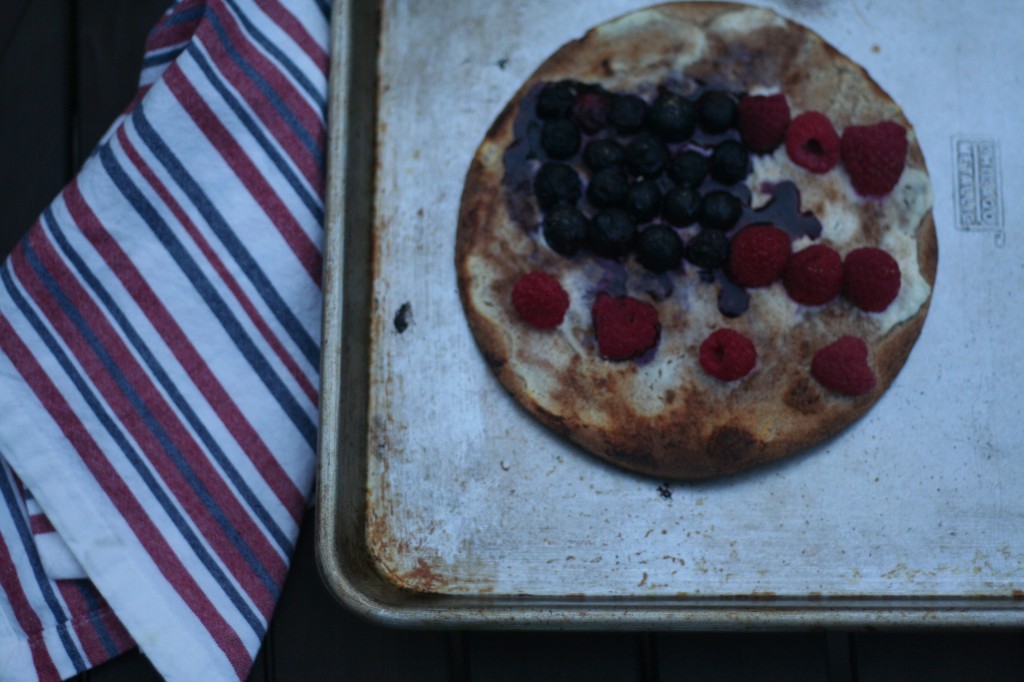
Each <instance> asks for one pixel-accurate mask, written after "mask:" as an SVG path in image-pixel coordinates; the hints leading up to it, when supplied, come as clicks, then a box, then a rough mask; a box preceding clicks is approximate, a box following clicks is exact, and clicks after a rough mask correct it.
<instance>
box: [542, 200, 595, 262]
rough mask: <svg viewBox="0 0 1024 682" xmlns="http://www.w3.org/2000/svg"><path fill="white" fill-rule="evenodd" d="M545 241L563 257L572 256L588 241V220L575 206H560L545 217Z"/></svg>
mask: <svg viewBox="0 0 1024 682" xmlns="http://www.w3.org/2000/svg"><path fill="white" fill-rule="evenodd" d="M544 239H545V240H547V243H548V246H550V247H551V249H552V250H553V251H555V252H556V253H560V254H562V255H563V256H572V255H573V254H575V253H576V252H577V251H579V250H580V249H581V248H582V247H583V245H584V244H585V243H586V241H587V218H586V216H584V215H583V213H581V212H580V210H579V209H578V208H576V207H575V206H570V205H569V204H559V205H558V206H555V207H554V208H552V209H551V210H550V211H548V213H547V215H546V216H544Z"/></svg>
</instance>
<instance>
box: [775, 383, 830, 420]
mask: <svg viewBox="0 0 1024 682" xmlns="http://www.w3.org/2000/svg"><path fill="white" fill-rule="evenodd" d="M782 400H783V402H785V403H786V405H787V406H788V407H791V408H793V409H794V410H796V411H797V412H799V413H801V414H815V413H816V412H820V411H821V407H822V399H821V391H819V390H818V388H817V387H816V386H815V385H814V384H812V383H811V381H810V380H809V379H808V378H807V377H800V378H799V379H796V380H795V381H793V382H792V383H791V384H790V385H789V388H787V389H786V393H785V394H784V395H783V397H782Z"/></svg>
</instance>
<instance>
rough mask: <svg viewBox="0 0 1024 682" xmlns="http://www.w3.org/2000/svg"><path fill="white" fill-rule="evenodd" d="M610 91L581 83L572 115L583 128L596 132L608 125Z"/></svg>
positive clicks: (589, 131)
mask: <svg viewBox="0 0 1024 682" xmlns="http://www.w3.org/2000/svg"><path fill="white" fill-rule="evenodd" d="M610 101H611V93H609V92H608V91H607V90H605V89H604V88H602V87H601V86H599V85H581V86H580V87H579V92H578V93H577V95H576V104H575V105H574V106H573V109H572V115H573V118H574V119H575V120H576V123H578V124H579V126H580V127H581V128H583V130H585V131H587V132H588V133H596V132H597V131H599V130H601V129H603V128H604V127H605V126H607V125H608V105H609V103H610Z"/></svg>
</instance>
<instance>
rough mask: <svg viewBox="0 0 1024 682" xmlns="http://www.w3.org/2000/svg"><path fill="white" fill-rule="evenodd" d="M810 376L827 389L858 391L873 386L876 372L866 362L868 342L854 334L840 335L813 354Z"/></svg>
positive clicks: (868, 389)
mask: <svg viewBox="0 0 1024 682" xmlns="http://www.w3.org/2000/svg"><path fill="white" fill-rule="evenodd" d="M811 376H813V377H814V378H815V379H817V380H818V383H820V384H821V385H822V386H824V387H825V388H827V389H830V390H833V391H837V392H839V393H845V394H846V395H861V394H864V393H867V392H868V391H870V390H871V389H873V388H874V387H875V384H876V383H877V382H876V380H875V373H874V372H873V371H871V367H870V366H869V365H868V346H867V344H866V343H864V341H863V340H862V339H858V338H857V337H856V336H843V337H841V338H840V339H839V340H838V341H835V342H833V343H831V344H829V345H827V346H825V347H824V348H822V349H821V350H819V351H818V352H817V353H815V354H814V357H813V358H812V359H811Z"/></svg>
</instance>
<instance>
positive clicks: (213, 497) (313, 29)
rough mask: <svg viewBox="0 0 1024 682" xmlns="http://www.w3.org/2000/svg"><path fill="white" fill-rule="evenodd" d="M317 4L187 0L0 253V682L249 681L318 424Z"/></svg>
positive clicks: (321, 36) (323, 12)
mask: <svg viewBox="0 0 1024 682" xmlns="http://www.w3.org/2000/svg"><path fill="white" fill-rule="evenodd" d="M328 3H329V0H288V1H287V2H285V1H283V0H281V1H278V0H179V1H178V2H176V3H175V4H174V5H173V6H172V7H171V8H170V10H169V11H168V12H167V14H165V16H164V17H163V19H162V20H161V22H160V23H159V25H158V26H157V27H156V28H155V29H154V30H153V32H152V33H151V35H150V37H149V41H148V43H147V52H146V56H145V60H144V64H143V72H142V75H141V83H140V89H139V94H138V96H137V97H136V98H135V100H134V101H133V103H132V105H131V106H130V107H129V109H128V110H127V111H126V112H125V114H124V115H123V116H122V117H121V118H120V119H119V121H118V123H117V124H116V125H115V126H114V127H113V128H112V129H111V130H110V132H109V133H108V134H107V136H106V137H105V138H104V141H103V142H102V144H100V145H99V147H98V148H97V149H96V150H95V151H94V152H93V154H92V155H91V156H90V158H89V159H88V161H87V162H86V164H85V166H84V167H83V168H82V170H81V172H80V173H79V175H78V176H77V177H76V178H75V180H74V181H73V182H72V183H71V184H70V185H69V186H68V187H67V188H66V189H65V190H64V191H63V192H62V193H61V195H60V196H59V197H57V199H56V200H55V201H54V202H53V203H52V204H51V205H50V207H49V208H48V209H47V210H46V211H45V212H44V213H43V215H42V216H41V217H40V219H39V221H38V222H37V223H36V224H35V225H34V226H33V227H32V229H31V231H30V232H29V234H28V235H27V236H26V238H25V239H24V240H23V241H22V242H21V244H20V245H19V246H18V247H17V249H16V250H15V251H14V252H13V253H12V254H11V256H10V258H9V259H8V260H7V261H6V262H5V263H4V264H3V266H2V268H0V458H2V459H0V680H26V679H41V680H57V679H63V678H67V677H70V676H72V675H74V674H76V673H78V672H81V671H83V670H87V669H89V668H91V667H92V666H95V665H97V664H98V663H100V662H102V661H104V660H106V659H108V658H110V657H112V656H115V655H117V654H118V653H120V652H123V651H125V650H127V649H129V648H131V647H133V646H136V645H137V646H139V647H140V649H141V650H142V652H143V653H144V654H145V655H146V656H147V657H148V658H149V659H150V660H151V661H152V663H153V665H154V666H155V667H156V669H157V670H158V671H160V673H161V674H162V675H164V676H165V677H166V678H167V679H169V680H189V681H193V680H221V679H235V678H243V679H244V678H245V677H246V676H247V674H248V672H249V670H250V669H251V667H252V663H253V659H254V657H255V655H256V652H257V650H258V649H259V646H260V642H261V640H262V639H263V636H264V634H265V633H266V631H267V625H268V622H269V620H270V617H271V614H272V612H273V609H274V606H275V604H276V602H277V600H278V598H279V596H280V594H281V588H282V585H283V583H284V578H285V574H286V572H287V570H288V563H289V560H290V558H291V555H292V551H293V549H294V543H295V540H296V536H297V534H298V528H299V523H300V520H301V518H302V515H303V513H304V511H305V509H306V500H307V498H308V495H309V493H310V490H311V486H312V480H313V472H314V464H315V462H314V459H315V450H316V436H317V392H318V369H319V333H320V301H321V297H320V286H319V285H320V267H321V255H320V254H321V250H320V245H321V235H322V223H323V217H324V215H323V213H324V207H323V200H322V197H323V183H324V153H325V148H326V145H325V137H326V135H325V124H324V116H325V109H326V99H327V80H326V72H327V47H326V46H327V36H328V22H329V11H330V7H329V4H328Z"/></svg>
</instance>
